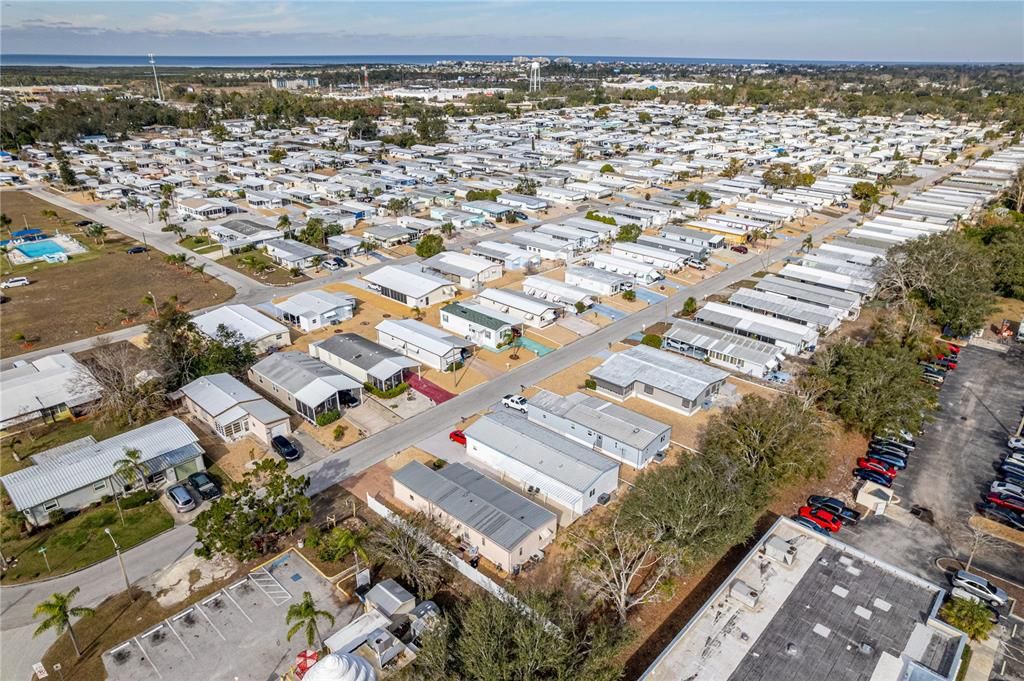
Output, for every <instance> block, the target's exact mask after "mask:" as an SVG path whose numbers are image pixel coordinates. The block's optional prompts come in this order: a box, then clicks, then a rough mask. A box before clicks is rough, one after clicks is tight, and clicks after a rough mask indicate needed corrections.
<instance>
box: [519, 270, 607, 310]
mask: <svg viewBox="0 0 1024 681" xmlns="http://www.w3.org/2000/svg"><path fill="white" fill-rule="evenodd" d="M523 293H525V294H527V295H529V296H533V297H534V298H540V299H541V300H546V301H549V302H552V303H558V304H559V305H566V306H569V307H576V306H577V305H582V306H583V307H585V308H586V307H590V306H591V305H593V304H594V299H593V297H591V295H590V292H589V291H586V290H584V289H581V288H577V287H576V286H573V285H572V284H566V283H565V282H562V281H558V280H556V279H548V278H547V277H539V276H536V277H527V278H526V279H524V280H523Z"/></svg>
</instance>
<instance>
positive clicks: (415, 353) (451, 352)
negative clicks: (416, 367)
mask: <svg viewBox="0 0 1024 681" xmlns="http://www.w3.org/2000/svg"><path fill="white" fill-rule="evenodd" d="M376 328H377V342H378V343H380V344H381V345H383V346H384V347H386V348H390V349H392V350H394V351H395V352H399V353H401V354H403V355H405V356H406V357H408V358H410V359H413V360H415V361H417V362H419V363H420V364H423V365H425V366H428V367H430V368H432V369H436V370H437V371H447V370H448V369H449V368H450V367H451V366H452V365H454V364H459V363H462V362H463V361H464V360H465V358H466V356H467V355H468V354H469V353H470V352H471V350H472V348H473V347H474V343H473V342H471V341H468V340H466V339H464V338H461V337H460V336H455V335H452V334H450V333H448V332H446V331H442V330H441V329H437V328H434V327H433V326H430V325H429V324H424V323H423V322H420V321H416V320H415V319H385V320H384V321H382V322H380V323H379V324H377V327H376Z"/></svg>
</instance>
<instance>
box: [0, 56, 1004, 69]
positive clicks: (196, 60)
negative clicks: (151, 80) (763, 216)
mask: <svg viewBox="0 0 1024 681" xmlns="http://www.w3.org/2000/svg"><path fill="white" fill-rule="evenodd" d="M515 56H518V55H512V54H375V55H368V54H355V55H352V54H349V55H322V54H321V55H241V56H222V55H176V56H170V55H168V56H162V55H157V56H156V58H155V59H156V63H157V66H158V67H169V66H176V67H180V68H308V67H322V66H346V65H357V64H358V65H362V64H368V65H372V64H410V65H418V66H426V65H431V64H435V63H437V62H439V61H488V62H502V61H504V62H508V61H511V60H512V58H513V57H515ZM534 56H537V55H534ZM558 56H567V57H569V58H571V59H572V60H573V61H574V62H578V63H584V64H595V63H633V64H694V65H699V64H720V65H722V64H725V65H728V64H736V65H751V64H786V65H799V64H807V65H814V66H830V65H834V66H839V65H859V66H864V65H912V64H922V65H924V64H963V63H967V64H970V65H977V66H984V65H992V64H999V63H1005V62H940V61H867V60H824V59H724V58H714V57H641V56H614V55H571V54H570V55H553V56H552V57H551V58H554V57H558ZM0 66H52V67H77V68H111V67H121V68H133V67H145V68H148V67H149V57H148V55H144V54H139V55H102V54H4V53H0Z"/></svg>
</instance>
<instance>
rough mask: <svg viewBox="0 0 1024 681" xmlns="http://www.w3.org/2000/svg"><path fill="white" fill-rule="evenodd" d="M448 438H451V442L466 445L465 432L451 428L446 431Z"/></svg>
mask: <svg viewBox="0 0 1024 681" xmlns="http://www.w3.org/2000/svg"><path fill="white" fill-rule="evenodd" d="M448 439H449V440H451V441H452V442H457V443H459V444H460V445H463V446H465V445H466V434H465V433H463V432H462V431H461V430H453V431H452V432H450V433H448Z"/></svg>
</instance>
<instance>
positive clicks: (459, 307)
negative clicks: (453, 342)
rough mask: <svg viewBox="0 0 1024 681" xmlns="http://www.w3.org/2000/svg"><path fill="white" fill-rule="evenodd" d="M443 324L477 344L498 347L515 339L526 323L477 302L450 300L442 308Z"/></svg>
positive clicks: (493, 348) (443, 326) (442, 326)
mask: <svg viewBox="0 0 1024 681" xmlns="http://www.w3.org/2000/svg"><path fill="white" fill-rule="evenodd" d="M441 328H443V329H445V330H446V331H450V332H452V333H453V334H455V335H457V336H460V337H462V338H465V339H466V340H469V341H472V342H473V343H475V344H476V345H481V346H484V347H488V348H490V349H492V350H497V349H499V348H501V347H504V346H506V345H508V344H509V343H511V342H512V341H513V340H515V337H516V336H517V335H518V334H520V333H521V332H522V328H523V323H522V322H521V321H519V320H518V319H516V318H515V317H513V316H512V315H508V314H503V313H501V312H498V311H497V310H494V309H491V308H489V307H485V306H483V305H479V304H477V303H449V304H448V305H445V306H444V307H442V308H441Z"/></svg>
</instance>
